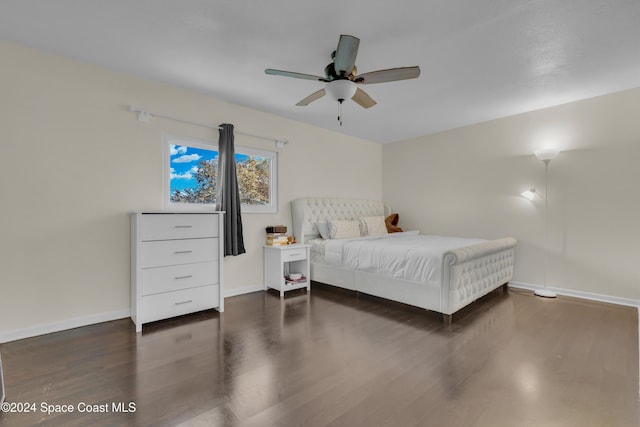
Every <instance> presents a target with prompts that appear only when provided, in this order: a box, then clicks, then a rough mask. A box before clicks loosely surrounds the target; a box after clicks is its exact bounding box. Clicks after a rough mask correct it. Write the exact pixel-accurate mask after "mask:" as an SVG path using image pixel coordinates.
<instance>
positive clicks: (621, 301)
mask: <svg viewBox="0 0 640 427" xmlns="http://www.w3.org/2000/svg"><path fill="white" fill-rule="evenodd" d="M509 286H511V287H513V288H520V289H528V290H530V291H535V290H536V289H541V288H543V286H542V285H535V284H533V283H525V282H516V281H511V282H509ZM547 289H549V290H550V291H553V292H555V293H557V294H558V295H564V296H568V297H575V298H582V299H588V300H592V301H600V302H608V303H610V304H618V305H628V306H631V307H639V308H640V300H636V299H631V298H621V297H614V296H610V295H602V294H592V293H590V292H582V291H574V290H573V289H562V288H552V287H547Z"/></svg>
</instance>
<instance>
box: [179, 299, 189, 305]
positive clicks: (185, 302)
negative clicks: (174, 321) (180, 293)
mask: <svg viewBox="0 0 640 427" xmlns="http://www.w3.org/2000/svg"><path fill="white" fill-rule="evenodd" d="M191 302H193V300H192V299H190V300H187V301H180V302H177V303H175V305H183V304H189V303H191Z"/></svg>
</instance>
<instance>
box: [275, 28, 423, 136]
mask: <svg viewBox="0 0 640 427" xmlns="http://www.w3.org/2000/svg"><path fill="white" fill-rule="evenodd" d="M359 46H360V39H359V38H357V37H354V36H349V35H345V34H343V35H341V36H340V40H339V41H338V47H337V48H336V50H334V51H333V53H332V54H331V59H332V60H333V62H331V63H330V64H328V65H327V66H326V67H325V68H324V75H325V76H324V77H322V76H314V75H312V74H303V73H295V72H292V71H282V70H273V69H271V68H267V69H266V70H264V72H265V73H266V74H272V75H277V76H284V77H293V78H296V79H305V80H316V81H320V82H325V83H327V84H326V86H325V88H324V89H320V90H319V91H316V92H314V93H312V94H311V95H309V96H307V97H306V98H304V99H303V100H302V101H300V102H298V103H297V104H296V105H297V106H300V107H303V106H307V105H309V104H310V103H312V102H313V101H316V100H318V99H320V98H322V97H323V96H324V95H326V93H327V92H328V93H329V95H331V96H332V97H333V98H334V99H335V100H336V101H338V104H339V107H338V108H339V110H338V122H339V123H340V126H342V117H341V116H342V114H341V110H342V103H343V102H344V101H345V100H346V99H348V98H351V99H352V100H354V101H355V102H356V104H358V105H360V106H361V107H363V108H371V107H373V106H374V105H376V101H374V100H373V98H371V97H370V96H369V95H368V94H367V93H366V92H365V91H363V90H362V89H360V88H359V87H358V85H364V84H373V83H385V82H394V81H397V80H406V79H415V78H416V77H418V76H419V75H420V67H418V66H415V67H400V68H389V69H386V70H378V71H370V72H368V73H364V74H360V75H357V68H356V66H355V62H356V56H357V55H358V47H359Z"/></svg>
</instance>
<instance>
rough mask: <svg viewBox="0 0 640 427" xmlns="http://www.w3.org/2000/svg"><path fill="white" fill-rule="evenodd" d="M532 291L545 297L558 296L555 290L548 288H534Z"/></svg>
mask: <svg viewBox="0 0 640 427" xmlns="http://www.w3.org/2000/svg"><path fill="white" fill-rule="evenodd" d="M533 293H534V295H537V296H539V297H545V298H555V297H557V296H558V295H556V293H555V292H553V291H550V290H549V289H536V290H535V291H534V292H533Z"/></svg>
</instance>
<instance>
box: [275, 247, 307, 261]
mask: <svg viewBox="0 0 640 427" xmlns="http://www.w3.org/2000/svg"><path fill="white" fill-rule="evenodd" d="M281 256H282V261H283V262H288V261H299V260H301V259H306V258H307V250H306V249H304V248H302V249H299V248H298V249H284V250H283V251H282V254H281Z"/></svg>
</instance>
